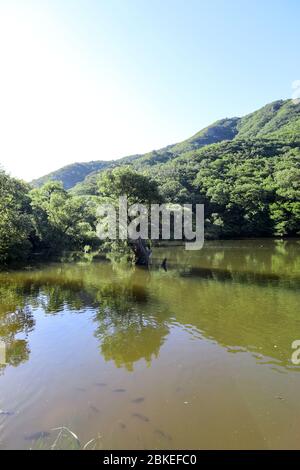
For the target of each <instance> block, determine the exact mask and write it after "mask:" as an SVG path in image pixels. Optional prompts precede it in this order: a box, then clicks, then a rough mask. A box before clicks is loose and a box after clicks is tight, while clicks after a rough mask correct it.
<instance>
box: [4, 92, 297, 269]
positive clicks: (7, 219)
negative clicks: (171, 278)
mask: <svg viewBox="0 0 300 470" xmlns="http://www.w3.org/2000/svg"><path fill="white" fill-rule="evenodd" d="M299 135H300V104H295V103H294V102H293V101H291V100H287V101H276V102H274V103H270V104H268V105H267V106H264V107H263V108H261V109H260V110H258V111H256V112H254V113H252V114H249V115H248V116H245V117H243V118H232V119H223V120H220V121H217V122H216V123H214V124H212V125H211V126H209V127H207V128H206V129H204V130H202V131H200V132H198V133H197V134H195V135H194V136H193V137H191V138H190V139H187V140H185V141H184V142H181V143H179V144H175V145H170V146H168V147H165V148H163V149H160V150H157V151H153V152H150V153H148V154H146V155H132V156H130V157H125V158H123V159H120V160H118V161H113V162H101V161H99V162H90V163H84V164H74V165H69V166H68V167H64V168H63V169H61V170H58V171H57V172H54V173H52V174H50V175H48V176H46V177H44V178H41V179H39V180H37V181H35V182H34V184H35V185H37V186H39V185H40V184H41V183H42V182H46V183H45V184H44V185H43V186H42V187H38V188H35V189H32V188H30V187H29V186H28V185H26V184H25V183H23V182H20V181H18V180H16V179H14V178H10V177H9V176H8V175H6V174H5V173H4V172H3V171H0V263H1V264H5V263H9V262H14V261H16V260H24V259H26V258H27V257H28V256H29V255H30V254H32V253H37V252H38V253H41V254H43V256H52V255H61V254H62V253H64V252H70V251H73V250H74V251H77V250H79V251H81V252H82V253H83V258H84V259H86V260H89V259H91V258H92V256H93V253H94V251H95V250H97V249H98V248H99V243H100V241H99V240H98V238H97V237H96V230H95V227H96V223H97V220H96V207H97V205H98V204H99V203H100V202H110V203H112V204H115V205H117V204H118V198H119V197H120V196H123V195H126V196H127V198H128V203H129V204H133V203H136V202H139V203H143V204H150V203H153V202H172V203H193V204H195V203H203V204H204V205H205V217H206V230H205V234H206V237H207V238H217V237H220V238H224V237H241V236H242V237H249V236H250V237H255V236H281V237H282V236H295V235H299V234H300V137H299ZM49 180H50V181H49ZM53 180H62V183H60V182H58V181H53ZM78 182H80V183H79V184H76V183H78ZM67 188H72V190H71V191H67ZM103 247H104V248H106V249H107V250H109V251H110V256H111V257H116V258H120V257H121V258H122V257H123V258H124V257H125V258H126V259H127V260H128V259H131V258H132V252H131V251H130V247H129V246H128V244H127V242H125V243H123V242H122V243H121V242H109V244H108V245H107V243H106V244H104V245H103Z"/></svg>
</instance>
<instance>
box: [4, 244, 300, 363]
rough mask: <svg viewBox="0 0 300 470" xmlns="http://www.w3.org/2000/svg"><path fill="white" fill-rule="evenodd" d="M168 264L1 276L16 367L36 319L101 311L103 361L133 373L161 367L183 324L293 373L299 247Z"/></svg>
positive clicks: (170, 254) (55, 268) (229, 251)
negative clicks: (173, 332) (142, 363)
mask: <svg viewBox="0 0 300 470" xmlns="http://www.w3.org/2000/svg"><path fill="white" fill-rule="evenodd" d="M164 257H166V258H167V259H168V272H164V271H162V270H160V271H158V270H156V268H155V266H154V268H153V271H152V272H147V271H142V270H138V269H135V270H124V269H114V268H113V267H112V266H111V265H109V264H106V263H102V264H101V263H95V264H92V265H86V266H81V265H52V266H45V267H42V268H40V269H33V270H32V271H23V272H13V273H2V274H0V340H2V341H4V342H5V344H6V349H7V364H8V365H13V366H17V365H18V364H20V363H22V362H24V361H27V360H28V359H29V355H30V332H31V331H33V329H34V327H35V320H34V318H35V310H36V309H42V312H43V314H45V315H57V314H63V313H64V312H74V313H85V312H92V316H91V320H92V321H93V323H94V335H95V337H96V338H97V339H98V341H99V349H100V352H101V355H102V357H103V358H104V359H105V361H113V363H114V365H115V366H116V367H118V368H124V369H126V370H127V371H132V370H133V369H134V365H135V364H136V363H137V362H138V361H139V360H140V359H145V360H146V361H147V363H148V364H150V363H151V360H153V358H157V357H158V356H159V352H160V348H161V346H162V345H163V343H164V341H165V340H166V338H167V336H168V334H169V332H170V328H171V326H172V325H173V324H175V323H176V325H177V326H178V325H179V326H182V327H184V328H185V327H186V326H187V325H188V327H189V328H190V330H189V331H190V333H191V334H194V335H195V337H205V338H208V339H211V340H214V341H216V342H217V343H218V344H219V345H221V346H224V347H226V348H227V349H228V350H230V351H236V350H238V351H240V350H244V351H250V352H251V353H254V354H256V356H257V357H258V359H259V360H267V361H269V362H272V360H275V361H276V363H278V364H280V365H281V366H284V367H287V368H288V367H291V366H292V364H291V362H290V357H291V348H290V345H291V343H292V341H294V340H295V339H298V337H300V317H299V315H298V309H299V294H298V288H299V286H300V277H299V276H300V274H299V273H300V248H299V243H298V241H297V240H295V241H292V242H272V241H265V240H263V241H255V242H254V241H243V242H234V243H232V242H230V243H229V242H227V243H226V242H222V243H216V242H214V243H212V244H207V245H206V247H205V249H204V250H201V251H200V252H193V253H191V252H184V251H183V250H182V249H181V248H176V249H172V250H166V249H162V250H158V251H157V253H156V260H161V259H163V258H164ZM154 264H155V263H154ZM74 321H76V318H74ZM5 367H6V365H2V366H1V370H2V371H3V370H4V369H5Z"/></svg>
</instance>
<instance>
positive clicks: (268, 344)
mask: <svg viewBox="0 0 300 470" xmlns="http://www.w3.org/2000/svg"><path fill="white" fill-rule="evenodd" d="M165 256H166V257H167V258H168V270H167V271H164V270H163V269H159V268H158V266H159V263H160V262H161V261H162V259H163V258H164V257H165ZM299 287H300V241H299V240H292V241H273V240H256V241H253V240H245V241H225V242H208V243H206V244H205V246H204V249H203V250H201V251H199V252H186V251H184V249H183V248H181V247H177V248H171V249H165V248H160V249H157V250H156V251H155V253H154V262H153V267H152V268H151V270H150V271H145V270H141V269H129V268H121V267H114V266H112V265H111V264H109V263H105V262H95V263H93V264H49V265H43V266H40V267H38V268H31V269H26V270H22V271H15V272H9V273H7V272H3V273H1V274H0V341H2V345H3V344H5V349H6V354H5V356H6V357H5V363H2V364H0V448H1V449H11V448H17V449H29V448H33V449H35V448H51V446H54V448H77V447H81V448H83V447H84V445H85V444H86V443H88V442H89V441H90V440H92V439H94V440H93V441H91V442H90V444H88V445H87V448H103V449H164V448H167V449H176V448H177V449H178V448H186V449H189V448H195V449H197V448H200V449H203V448H204V449H211V448H220V449H239V448H244V449H245V448H300V425H299V423H300V399H299V393H300V366H297V365H294V364H293V363H292V360H291V356H292V353H293V350H292V347H291V344H292V342H293V341H294V340H297V339H299V340H300V309H299V305H300V291H299ZM2 356H3V354H2ZM2 362H3V358H2ZM63 426H66V427H67V428H68V429H69V430H70V431H72V432H74V433H75V434H76V436H77V437H78V441H77V440H76V439H75V438H74V436H72V435H71V434H70V433H69V431H67V430H62V429H60V430H57V429H56V430H54V429H55V428H61V427H63ZM79 441H80V442H79Z"/></svg>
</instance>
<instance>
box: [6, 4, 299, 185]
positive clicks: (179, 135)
mask: <svg viewBox="0 0 300 470" xmlns="http://www.w3.org/2000/svg"><path fill="white" fill-rule="evenodd" d="M299 15H300V3H299V1H298V0H287V1H285V2H283V1H276V0H272V1H271V0H264V2H261V1H257V0H254V1H253V0H251V1H250V0H249V1H247V0H228V1H226V2H225V1H223V0H210V1H200V0H188V1H187V0H164V1H161V0H152V1H151V2H150V1H147V0H109V1H108V0H81V1H77V0H52V1H51V2H49V1H46V0H36V1H33V0H20V1H15V0H0V66H1V73H0V126H1V138H0V162H1V164H2V165H3V167H4V169H5V170H7V171H9V172H10V173H11V174H12V175H13V176H18V177H23V178H25V179H27V180H30V179H32V178H34V177H37V176H40V175H42V174H46V173H48V172H50V171H52V170H55V169H57V168H58V167H61V166H63V165H67V164H69V163H73V162H75V161H90V160H93V159H94V160H100V159H101V160H109V159H113V158H118V157H121V156H124V155H129V154H135V153H144V152H147V151H150V150H152V149H154V148H159V147H163V146H165V145H167V144H171V143H175V142H178V141H181V140H183V139H185V138H187V137H189V136H190V135H192V134H193V133H195V132H197V131H198V130H199V129H201V128H203V127H205V126H206V125H208V124H211V123H212V122H213V121H215V120H217V119H220V118H223V117H230V116H241V115H245V114H247V113H249V112H251V111H254V110H255V109H257V108H259V107H261V106H263V105H264V104H265V103H268V102H271V101H273V100H276V99H280V98H283V99H285V98H290V97H292V94H293V93H294V96H295V93H296V94H297V93H298V91H297V90H298V88H300V87H299V83H298V82H297V80H299V79H300V66H299V44H300V29H299ZM292 83H294V89H292ZM297 87H298V88H297Z"/></svg>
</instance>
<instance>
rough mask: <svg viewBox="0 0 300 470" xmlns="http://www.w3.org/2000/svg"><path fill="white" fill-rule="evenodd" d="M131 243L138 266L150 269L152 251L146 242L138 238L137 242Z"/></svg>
mask: <svg viewBox="0 0 300 470" xmlns="http://www.w3.org/2000/svg"><path fill="white" fill-rule="evenodd" d="M131 243H132V248H133V251H134V254H135V258H136V259H135V264H136V266H145V267H149V264H150V258H151V254H152V251H151V249H150V248H149V247H148V246H147V244H146V241H145V240H143V239H142V238H138V239H137V240H134V241H132V242H131Z"/></svg>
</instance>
